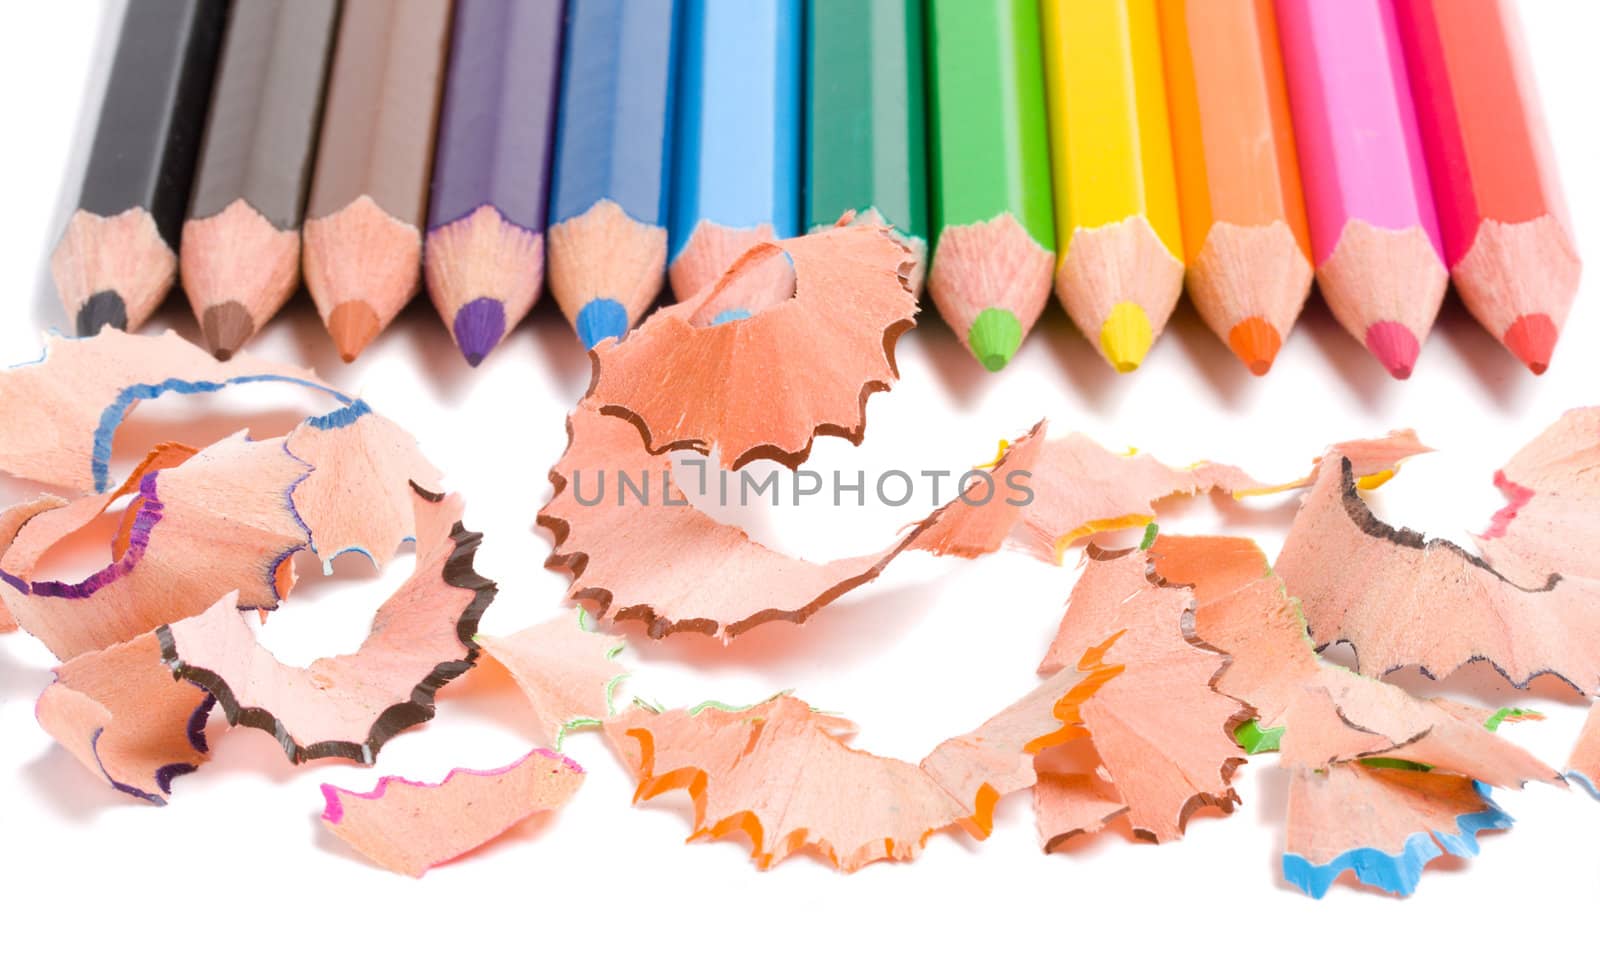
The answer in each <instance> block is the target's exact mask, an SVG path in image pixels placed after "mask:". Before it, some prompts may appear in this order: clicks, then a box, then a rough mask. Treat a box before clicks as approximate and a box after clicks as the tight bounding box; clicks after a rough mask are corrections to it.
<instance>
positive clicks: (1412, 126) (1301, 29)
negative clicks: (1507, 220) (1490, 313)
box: [1277, 0, 1449, 379]
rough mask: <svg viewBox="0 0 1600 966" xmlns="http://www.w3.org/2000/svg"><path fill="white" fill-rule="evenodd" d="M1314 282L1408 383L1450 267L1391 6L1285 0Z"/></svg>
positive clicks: (1359, 0) (1372, 0)
mask: <svg viewBox="0 0 1600 966" xmlns="http://www.w3.org/2000/svg"><path fill="white" fill-rule="evenodd" d="M1277 11H1278V31H1279V36H1280V37H1281V42H1282V45H1283V66H1284V73H1285V76H1286V78H1287V80H1288V86H1289V101H1290V106H1291V108H1292V112H1293V114H1294V133H1295V141H1296V144H1297V145H1298V147H1299V151H1300V173H1301V176H1302V177H1301V180H1302V181H1303V182H1304V184H1305V196H1306V215H1307V219H1308V221H1309V223H1310V229H1311V249H1312V254H1313V256H1314V258H1315V260H1316V267H1317V283H1318V285H1319V286H1320V287H1321V289H1322V295H1323V298H1325V299H1326V300H1327V302H1328V307H1329V308H1330V309H1332V311H1333V314H1334V317H1335V318H1337V319H1338V320H1339V323H1340V324H1341V325H1343V326H1344V327H1345V329H1347V330H1348V331H1349V332H1350V334H1351V335H1353V336H1355V337H1356V339H1357V340H1359V341H1360V342H1361V343H1362V344H1363V345H1365V346H1366V347H1367V350H1368V351H1369V352H1371V353H1372V354H1373V355H1374V356H1376V357H1377V359H1378V361H1379V362H1381V363H1383V367H1384V368H1385V369H1387V370H1389V373H1390V374H1391V375H1393V376H1394V377H1395V378H1396V379H1405V378H1407V377H1409V376H1410V375H1411V370H1412V368H1413V367H1414V366H1415V365H1416V361H1417V354H1418V352H1419V350H1420V349H1421V346H1422V342H1423V340H1424V339H1426V338H1427V336H1428V330H1429V329H1431V328H1432V327H1433V320H1434V317H1435V316H1437V315H1438V313H1439V304H1440V303H1441V302H1442V301H1443V300H1444V292H1445V287H1446V286H1447V285H1448V284H1449V272H1448V270H1447V269H1446V268H1445V261H1444V249H1443V246H1442V244H1441V242H1440V238H1439V224H1438V219H1437V217H1436V216H1435V213H1434V208H1433V197H1432V192H1431V188H1430V186H1429V183H1428V170H1427V166H1426V162H1425V160H1424V158H1423V153H1422V146H1421V142H1420V140H1419V137H1418V134H1417V118H1416V111H1415V108H1414V106H1413V104H1412V101H1411V92H1410V88H1409V86H1408V84H1407V80H1406V65H1405V57H1404V53H1403V52H1402V50H1401V46H1400V41H1399V37H1398V33H1397V31H1396V28H1395V18H1394V10H1393V8H1392V7H1391V6H1390V3H1389V0H1277Z"/></svg>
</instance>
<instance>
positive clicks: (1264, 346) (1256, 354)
mask: <svg viewBox="0 0 1600 966" xmlns="http://www.w3.org/2000/svg"><path fill="white" fill-rule="evenodd" d="M1282 346H1283V337H1282V336H1280V335H1279V334H1278V330H1277V329H1275V328H1273V327H1272V326H1270V325H1268V324H1267V321H1266V320H1265V319H1263V318H1261V317H1260V316H1255V315H1253V316H1251V317H1250V318H1248V319H1245V320H1244V321H1243V322H1239V323H1237V324H1235V325H1234V327H1233V328H1231V329H1229V330H1228V348H1230V349H1232V350H1233V354H1234V355H1236V356H1238V357H1239V361H1240V362H1243V363H1244V364H1245V367H1246V368H1248V369H1249V370H1250V371H1251V372H1252V373H1254V374H1256V375H1258V376H1264V375H1266V374H1267V373H1268V372H1270V371H1271V370H1272V362H1273V360H1274V359H1276V358H1277V357H1278V350H1279V349H1280V348H1282Z"/></svg>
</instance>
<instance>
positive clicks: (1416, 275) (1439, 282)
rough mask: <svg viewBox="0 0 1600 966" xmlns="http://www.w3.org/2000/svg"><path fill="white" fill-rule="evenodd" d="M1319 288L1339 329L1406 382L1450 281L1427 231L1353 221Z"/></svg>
mask: <svg viewBox="0 0 1600 966" xmlns="http://www.w3.org/2000/svg"><path fill="white" fill-rule="evenodd" d="M1317 283H1318V285H1319V287H1320V288H1321V289H1322V296H1323V298H1324V299H1326V300H1327V302H1328V308H1329V310H1331V311H1332V312H1333V317H1334V318H1336V319H1338V320H1339V324H1341V325H1343V326H1344V327H1345V329H1346V330H1347V331H1349V333H1350V334H1351V335H1352V336H1354V337H1355V338H1356V339H1358V340H1359V341H1360V342H1361V343H1362V344H1363V345H1365V346H1366V347H1367V349H1368V350H1369V351H1371V352H1372V353H1373V354H1374V355H1376V356H1378V361H1379V362H1381V363H1383V367H1384V368H1385V369H1388V370H1389V372H1390V374H1391V375H1393V376H1394V377H1395V378H1396V379H1404V378H1406V377H1407V376H1409V375H1410V374H1411V366H1412V365H1414V364H1415V363H1416V360H1417V352H1418V349H1419V347H1420V346H1421V345H1422V340H1423V339H1425V338H1427V336H1428V330H1429V329H1431V328H1433V320H1434V316H1436V315H1438V313H1439V305H1440V303H1442V302H1443V301H1444V292H1445V289H1446V287H1448V286H1449V284H1450V275H1449V273H1448V272H1446V271H1445V267H1444V262H1442V261H1440V259H1439V254H1438V252H1437V251H1436V250H1435V249H1434V247H1433V242H1431V241H1430V240H1429V238H1428V233H1427V231H1426V230H1425V229H1424V228H1423V227H1422V226H1421V225H1413V226H1411V227H1410V228H1405V229H1399V230H1396V229H1390V228H1379V227H1376V226H1374V225H1371V224H1368V223H1367V222H1365V221H1362V220H1360V219H1351V220H1350V221H1348V222H1346V223H1345V225H1344V229H1343V230H1342V231H1341V232H1340V234H1339V241H1338V244H1336V245H1335V246H1334V247H1333V252H1332V254H1330V255H1329V256H1328V257H1327V258H1326V259H1324V260H1323V262H1322V265H1321V267H1319V268H1318V269H1317ZM1379 326H1382V327H1383V331H1381V332H1379V333H1378V334H1377V335H1376V336H1375V335H1374V334H1373V332H1372V330H1373V329H1375V328H1377V327H1379ZM1397 328H1398V329H1404V330H1405V331H1406V337H1405V338H1402V337H1401V336H1400V334H1399V333H1398V332H1396V331H1394V330H1395V329H1397ZM1380 348H1381V349H1382V350H1383V352H1382V353H1380V352H1379V349H1380ZM1402 372H1403V373H1404V375H1401V373H1402Z"/></svg>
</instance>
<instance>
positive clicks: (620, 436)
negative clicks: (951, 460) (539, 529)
mask: <svg viewBox="0 0 1600 966" xmlns="http://www.w3.org/2000/svg"><path fill="white" fill-rule="evenodd" d="M567 436H568V443H567V450H566V452H565V453H563V454H562V456H561V460H560V462H558V463H557V464H556V465H555V467H554V468H553V469H551V471H550V481H551V483H553V484H554V486H555V495H554V496H553V497H552V498H551V499H550V502H548V503H546V504H545V505H544V507H543V508H542V509H541V510H540V511H539V517H538V520H539V525H540V526H543V527H545V528H546V529H548V530H549V531H550V532H551V533H552V534H553V535H554V537H555V546H554V547H553V548H552V550H551V553H550V556H549V558H548V559H547V560H546V561H545V566H547V567H552V568H560V569H566V570H568V571H569V572H570V573H571V575H572V585H571V588H570V590H569V592H568V593H569V596H570V597H571V598H572V599H573V600H577V601H581V602H583V603H584V604H586V605H588V606H590V607H591V608H592V609H593V610H594V611H595V612H596V614H597V615H598V616H601V617H606V618H608V619H610V620H613V621H633V620H640V621H643V622H644V623H645V629H646V631H647V633H648V634H649V635H650V636H651V637H656V638H659V637H665V636H666V635H668V634H674V633H679V632H693V633H701V634H707V635H710V636H712V637H716V638H719V639H720V640H722V641H723V642H724V643H726V642H729V641H731V640H733V639H734V638H735V637H737V636H738V635H740V634H742V633H744V632H745V631H747V630H749V629H750V628H752V627H755V626H757V625H760V624H763V623H766V622H768V621H774V620H787V621H792V622H794V623H803V622H805V621H806V620H808V619H809V618H810V617H811V616H812V615H813V614H815V613H816V612H817V611H818V610H820V609H821V608H822V607H823V606H825V605H826V604H828V603H829V602H830V601H832V600H834V599H835V598H837V597H839V596H840V595H842V594H844V593H846V592H847V591H849V590H851V589H852V588H854V587H857V586H860V585H861V584H864V583H866V582H868V581H870V580H872V579H873V578H875V577H876V576H877V575H878V574H879V573H880V572H882V570H883V568H884V567H886V566H887V565H888V563H889V561H890V560H892V559H893V558H894V557H895V556H896V555H897V554H898V553H899V552H900V551H901V550H902V549H904V548H905V547H906V546H908V545H909V544H910V543H911V542H912V541H913V540H914V539H915V537H916V531H914V532H913V533H912V534H911V535H910V536H908V537H906V538H903V539H902V540H901V541H899V542H898V543H897V544H896V545H895V546H894V547H892V548H891V549H889V550H886V551H884V552H883V553H879V554H869V555H866V556H861V557H851V558H847V559H844V560H836V561H833V562H831V563H825V564H818V563H812V562H810V561H806V560H800V559H797V558H794V557H789V556H786V555H784V554H781V553H778V552H777V551H774V550H771V549H768V548H767V547H764V546H762V545H761V544H759V543H756V542H755V541H754V540H751V539H750V537H749V536H748V535H747V534H746V533H745V532H744V531H743V530H741V529H739V528H738V527H734V526H729V525H727V524H723V523H719V522H717V521H716V520H713V519H712V518H711V517H709V516H707V515H706V514H705V513H703V512H701V511H700V510H698V509H696V508H695V507H693V506H691V505H690V504H689V501H688V498H687V497H686V496H685V495H684V493H683V491H682V490H680V489H679V488H678V486H677V484H676V483H675V482H674V481H673V479H672V476H673V474H672V458H671V457H670V456H669V455H666V454H661V455H652V454H650V453H648V452H646V451H645V449H644V446H643V444H642V443H641V442H640V439H639V432H638V430H637V429H635V428H634V427H633V426H632V425H631V424H630V423H629V422H627V421H626V420H623V419H619V418H616V417H612V416H605V415H602V414H601V413H600V412H599V411H598V410H597V409H596V408H595V404H594V403H593V402H592V400H591V401H587V402H584V403H582V404H580V405H579V407H578V408H577V409H575V410H573V412H572V413H571V415H569V416H568V417H567ZM624 473H625V474H627V475H628V476H629V477H630V478H631V479H633V480H634V481H636V482H637V481H641V480H642V481H643V482H644V485H645V486H646V487H647V488H649V489H650V490H651V493H650V494H649V496H648V500H649V505H645V504H644V503H643V502H641V501H640V500H637V499H633V498H631V497H630V498H621V491H620V489H615V488H617V487H620V486H621V483H620V482H619V480H620V474H624ZM585 479H587V481H588V482H585ZM607 480H610V481H611V482H610V483H607V482H606V481H607ZM597 484H598V485H599V486H601V487H602V488H603V487H606V486H610V487H613V492H611V494H610V495H609V496H607V495H606V494H602V498H601V499H599V500H595V499H594V491H595V487H596V485H597ZM580 489H581V490H582V493H581V494H580ZM580 495H581V496H582V499H580V498H579V497H580ZM936 517H937V514H935V517H930V518H929V519H930V520H931V519H935V518H936ZM658 561H670V566H659V565H657V563H656V562H658Z"/></svg>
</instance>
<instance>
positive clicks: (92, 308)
mask: <svg viewBox="0 0 1600 966" xmlns="http://www.w3.org/2000/svg"><path fill="white" fill-rule="evenodd" d="M108 325H109V326H111V327H112V328H113V329H126V328H127V327H128V306H127V305H126V304H125V303H124V302H123V301H122V296H121V295H118V294H117V293H116V292H113V291H111V290H109V289H108V290H106V291H104V292H96V293H94V294H93V295H91V296H89V297H88V298H86V299H84V300H83V304H82V305H80V306H78V334H79V335H82V336H87V335H94V334H95V333H96V332H99V331H100V330H101V329H103V328H105V327H106V326H108Z"/></svg>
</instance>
